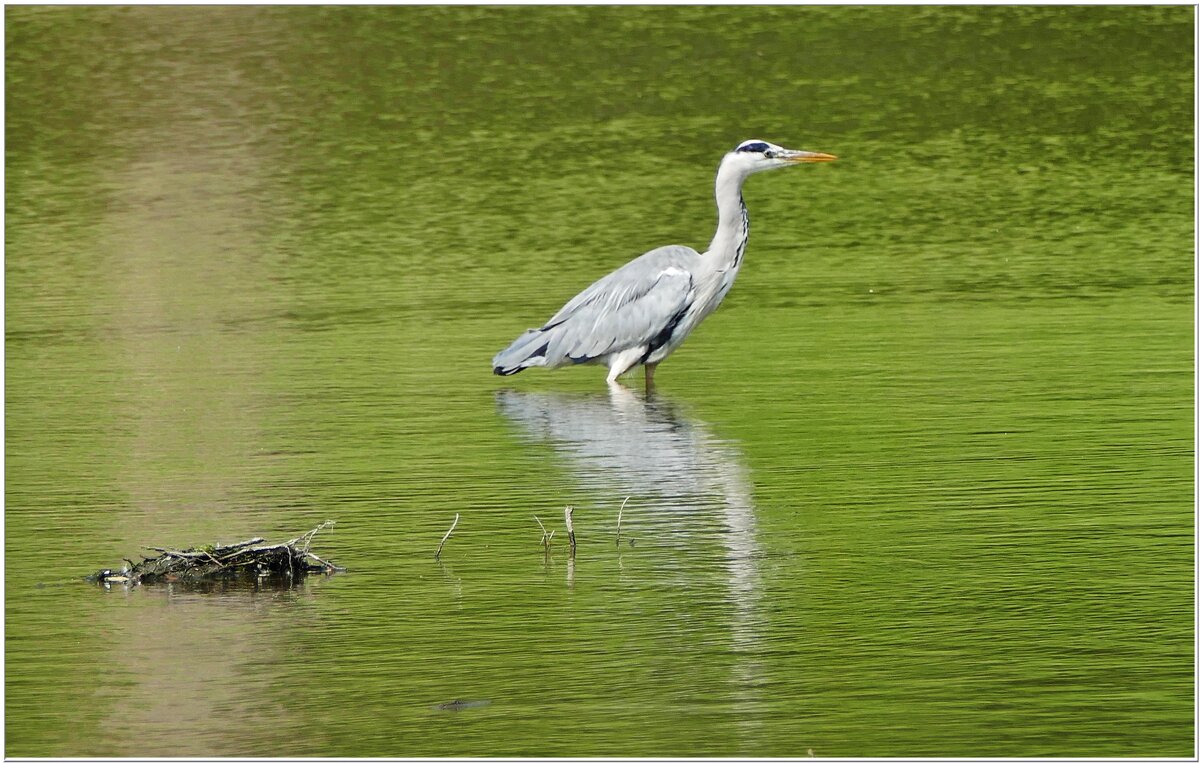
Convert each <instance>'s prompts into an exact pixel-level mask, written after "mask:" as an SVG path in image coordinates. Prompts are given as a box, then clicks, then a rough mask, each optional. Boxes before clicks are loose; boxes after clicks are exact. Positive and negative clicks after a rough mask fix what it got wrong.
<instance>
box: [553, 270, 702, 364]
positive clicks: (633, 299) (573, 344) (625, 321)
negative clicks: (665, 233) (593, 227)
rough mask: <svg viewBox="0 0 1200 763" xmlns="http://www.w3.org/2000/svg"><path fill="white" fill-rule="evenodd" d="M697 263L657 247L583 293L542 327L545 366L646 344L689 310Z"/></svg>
mask: <svg viewBox="0 0 1200 763" xmlns="http://www.w3.org/2000/svg"><path fill="white" fill-rule="evenodd" d="M699 259H700V255H699V254H698V253H697V252H696V251H695V250H694V249H690V248H688V247H684V246H665V247H661V248H659V249H654V250H652V251H649V252H647V253H646V254H643V255H642V256H641V257H638V258H637V259H635V260H633V261H632V262H629V263H628V264H626V265H624V266H623V267H621V268H619V269H617V270H615V271H613V272H612V273H609V274H608V275H606V276H604V277H603V278H601V279H600V280H599V281H596V282H595V283H594V284H592V285H591V286H589V287H588V288H586V289H584V290H583V291H582V292H580V293H579V294H578V295H576V296H575V297H574V298H573V299H572V300H571V301H569V302H567V304H566V305H564V306H563V308H562V309H561V310H559V311H558V313H556V314H555V315H554V317H553V318H551V319H550V320H549V321H547V322H546V325H545V326H543V327H542V329H541V331H543V332H545V333H547V334H550V335H551V336H550V337H549V342H548V344H547V347H546V365H550V366H552V365H557V364H558V363H562V362H568V361H573V362H576V363H582V362H584V361H587V360H591V359H593V358H597V357H600V356H602V355H607V354H609V353H613V352H620V351H622V350H626V349H629V348H631V347H637V346H641V345H646V344H649V343H652V342H653V341H654V340H655V338H656V337H658V336H660V335H661V334H662V332H663V331H664V330H667V329H669V328H670V327H671V326H673V325H674V323H677V322H678V320H679V316H680V313H681V311H683V310H685V309H686V308H687V307H688V306H689V305H690V304H691V299H692V296H693V294H694V282H693V279H692V273H693V271H694V270H695V266H696V265H697V264H698V262H699Z"/></svg>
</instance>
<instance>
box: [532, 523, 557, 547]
mask: <svg viewBox="0 0 1200 763" xmlns="http://www.w3.org/2000/svg"><path fill="white" fill-rule="evenodd" d="M533 521H534V522H537V523H538V527H540V528H542V545H543V546H545V547H546V551H549V550H550V541H552V540H554V532H553V531H551V532H549V533H547V532H546V526H545V525H544V524H542V520H540V519H538V518H537V514H534V515H533Z"/></svg>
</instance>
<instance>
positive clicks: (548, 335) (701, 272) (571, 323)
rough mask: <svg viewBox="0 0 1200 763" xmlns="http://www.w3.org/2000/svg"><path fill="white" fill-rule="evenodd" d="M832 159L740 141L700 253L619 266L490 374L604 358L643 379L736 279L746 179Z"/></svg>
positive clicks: (746, 234)
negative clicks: (641, 372)
mask: <svg viewBox="0 0 1200 763" xmlns="http://www.w3.org/2000/svg"><path fill="white" fill-rule="evenodd" d="M836 158H837V157H835V156H832V155H830V154H822V153H817V152H815V151H795V150H792V149H787V148H783V147H782V146H776V145H775V144H773V143H768V142H767V141H765V140H747V141H744V142H743V143H741V144H739V145H738V147H737V148H735V149H734V150H732V151H730V152H729V153H727V154H725V156H724V157H722V159H721V164H720V166H719V167H718V168H717V181H716V198H717V232H716V234H714V235H713V238H712V243H710V244H709V245H708V251H706V252H705V253H704V254H700V253H699V252H697V251H696V250H695V249H692V248H691V247H687V246H663V247H659V248H658V249H653V250H651V251H649V252H646V253H645V254H643V255H642V256H640V257H638V258H636V259H634V260H632V261H630V262H628V263H626V264H625V265H623V266H621V267H620V268H617V269H616V270H614V271H613V272H611V273H609V274H608V275H606V276H604V277H603V278H601V279H600V280H598V281H596V282H595V283H593V284H592V285H591V286H589V287H587V288H586V289H584V290H583V291H581V292H579V294H577V295H576V296H575V297H574V298H572V299H571V300H570V301H569V302H567V303H566V304H565V305H563V307H562V309H561V310H559V311H558V312H557V313H555V314H554V317H552V318H551V319H550V320H548V321H546V323H545V324H544V325H543V326H542V327H541V328H536V329H529V330H528V331H526V332H525V333H523V334H521V336H519V337H517V338H516V340H514V341H513V343H512V344H510V345H509V346H508V347H507V348H505V349H504V350H501V351H500V352H498V353H497V354H496V356H495V357H494V358H492V370H493V372H495V373H497V374H499V375H501V376H508V375H510V374H515V373H518V372H520V371H523V370H524V369H526V368H533V367H538V366H540V367H544V368H557V367H559V366H564V365H576V364H580V363H603V364H604V365H606V366H608V382H609V384H613V383H615V382H616V380H617V378H618V377H620V376H621V375H622V374H624V373H626V372H627V371H629V370H631V369H633V368H636V367H637V366H639V365H641V366H645V368H646V383H647V384H648V385H649V384H650V383H651V382H652V380H653V378H654V369H655V367H657V366H658V364H659V363H661V362H662V361H663V359H664V358H666V357H667V356H668V355H670V354H671V353H672V352H674V351H675V349H676V348H678V347H679V345H681V344H683V340H684V339H686V338H687V336H688V334H690V333H692V331H693V330H694V329H695V328H696V326H698V325H699V324H700V321H702V320H704V319H705V318H706V317H707V316H708V314H709V313H711V312H712V311H713V310H715V309H717V305H719V304H721V300H722V299H724V298H725V295H726V294H727V293H728V292H729V288H730V287H731V286H733V279H735V278H737V274H738V269H739V268H740V267H741V265H742V255H743V254H744V253H745V251H746V241H747V240H748V239H749V238H750V218H749V217H748V216H747V214H746V204H745V202H744V201H743V200H742V183H744V182H745V180H746V178H748V177H750V176H751V175H753V174H754V173H756V172H762V171H763V170H774V169H779V168H781V167H790V166H792V165H794V164H801V163H806V162H828V161H832V160H834V159H836Z"/></svg>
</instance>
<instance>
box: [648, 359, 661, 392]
mask: <svg viewBox="0 0 1200 763" xmlns="http://www.w3.org/2000/svg"><path fill="white" fill-rule="evenodd" d="M656 368H658V364H657V363H647V364H646V389H650V388H651V387H653V386H654V369H656Z"/></svg>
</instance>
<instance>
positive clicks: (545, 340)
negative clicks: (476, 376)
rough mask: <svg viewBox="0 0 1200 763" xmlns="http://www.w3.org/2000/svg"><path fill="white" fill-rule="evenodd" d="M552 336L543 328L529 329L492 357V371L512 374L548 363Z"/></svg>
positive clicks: (500, 374) (498, 373)
mask: <svg viewBox="0 0 1200 763" xmlns="http://www.w3.org/2000/svg"><path fill="white" fill-rule="evenodd" d="M549 344H550V338H549V337H547V336H546V332H545V331H544V330H543V329H529V330H528V331H526V332H525V333H524V334H521V336H519V337H517V338H516V340H514V341H513V343H512V344H510V345H509V346H508V347H507V348H505V349H503V350H501V351H500V352H498V353H496V357H494V358H492V373H494V374H496V375H498V376H511V375H512V374H515V373H520V372H521V371H524V370H525V369H526V368H531V367H533V366H544V365H546V348H547V347H548V346H549Z"/></svg>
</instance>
